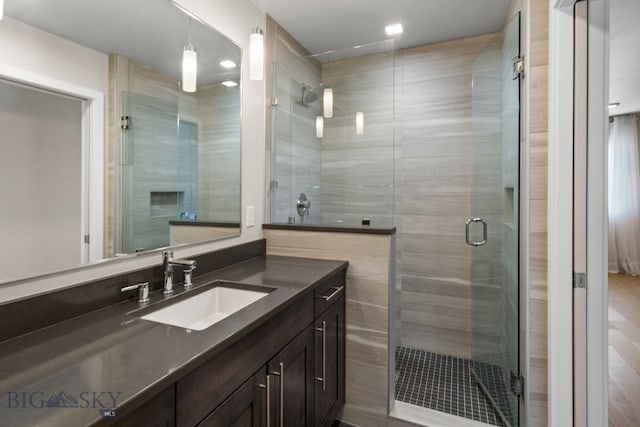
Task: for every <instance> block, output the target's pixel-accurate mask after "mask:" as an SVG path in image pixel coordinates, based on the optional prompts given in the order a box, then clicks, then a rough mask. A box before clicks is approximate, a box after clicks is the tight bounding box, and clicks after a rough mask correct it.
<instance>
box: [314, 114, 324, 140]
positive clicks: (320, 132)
mask: <svg viewBox="0 0 640 427" xmlns="http://www.w3.org/2000/svg"><path fill="white" fill-rule="evenodd" d="M323 136H324V119H323V118H322V116H317V117H316V137H318V138H322V137H323Z"/></svg>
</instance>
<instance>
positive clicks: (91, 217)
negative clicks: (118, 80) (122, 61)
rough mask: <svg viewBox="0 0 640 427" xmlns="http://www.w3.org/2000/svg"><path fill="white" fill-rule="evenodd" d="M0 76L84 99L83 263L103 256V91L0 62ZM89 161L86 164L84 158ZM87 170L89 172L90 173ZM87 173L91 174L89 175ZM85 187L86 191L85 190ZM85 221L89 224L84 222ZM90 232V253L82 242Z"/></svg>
mask: <svg viewBox="0 0 640 427" xmlns="http://www.w3.org/2000/svg"><path fill="white" fill-rule="evenodd" d="M0 78H4V79H7V80H11V81H14V82H18V83H22V84H25V85H29V86H35V87H39V88H41V89H46V90H49V91H53V92H57V93H60V94H63V95H68V96H73V97H75V98H80V99H83V100H84V102H83V106H82V108H83V109H82V147H81V153H82V154H81V156H82V166H81V168H82V177H83V178H82V195H81V203H82V215H81V224H80V230H79V231H80V236H79V237H80V239H79V240H78V242H79V243H80V244H81V247H82V249H81V253H82V259H81V260H80V261H81V262H82V263H85V262H87V261H97V260H99V259H102V258H104V257H103V256H102V251H103V249H102V243H103V222H104V221H103V219H104V211H103V207H104V111H105V110H104V94H103V93H102V92H100V91H97V90H94V89H90V88H86V87H83V86H78V85H75V84H73V83H69V82H65V81H62V80H57V79H54V78H51V77H48V76H45V75H42V74H38V73H34V72H31V71H27V70H23V69H20V68H16V67H12V66H8V65H4V64H0ZM87 161H88V162H89V165H88V167H87V165H86V162H87ZM89 171H91V173H90V174H89ZM89 175H91V176H90V178H89ZM87 181H88V182H87ZM86 190H88V192H87V191H86ZM87 223H88V225H87ZM87 231H88V232H89V234H90V236H91V237H90V242H91V243H90V245H89V253H88V254H87V252H86V249H87V248H86V246H85V245H84V244H83V243H82V238H83V235H84V234H85V233H86V232H87Z"/></svg>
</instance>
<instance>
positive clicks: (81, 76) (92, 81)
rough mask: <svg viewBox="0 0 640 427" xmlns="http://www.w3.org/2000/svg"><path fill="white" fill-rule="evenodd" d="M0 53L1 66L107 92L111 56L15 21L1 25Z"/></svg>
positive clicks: (7, 21) (3, 22)
mask: <svg viewBox="0 0 640 427" xmlns="http://www.w3.org/2000/svg"><path fill="white" fill-rule="evenodd" d="M0 52H2V55H0V65H3V66H9V67H15V68H18V69H22V70H27V71H29V72H31V73H36V74H40V75H42V76H47V77H49V78H52V79H56V80H60V81H64V82H69V83H73V84H75V85H77V86H83V87H86V88H89V89H93V90H97V91H100V92H102V93H105V94H106V92H107V85H108V76H109V68H108V67H109V59H108V56H107V55H105V54H103V53H100V52H97V51H95V50H92V49H89V48H87V47H84V46H81V45H79V44H76V43H73V42H71V41H69V40H66V39H63V38H60V37H57V36H54V35H52V34H50V33H47V32H46V31H42V30H39V29H37V28H35V27H32V26H30V25H27V24H24V23H22V22H20V21H16V20H15V19H12V18H9V17H5V18H4V19H3V20H2V21H0Z"/></svg>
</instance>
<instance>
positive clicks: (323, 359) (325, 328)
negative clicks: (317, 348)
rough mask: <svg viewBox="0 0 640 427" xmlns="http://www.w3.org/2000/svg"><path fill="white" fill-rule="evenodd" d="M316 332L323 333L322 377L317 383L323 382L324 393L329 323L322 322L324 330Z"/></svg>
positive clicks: (320, 329) (323, 389) (317, 378)
mask: <svg viewBox="0 0 640 427" xmlns="http://www.w3.org/2000/svg"><path fill="white" fill-rule="evenodd" d="M316 331H318V332H322V376H321V377H316V381H322V391H325V389H326V383H327V382H326V381H325V372H326V369H325V368H326V366H327V365H326V363H327V358H326V350H327V322H326V321H324V320H323V321H322V328H316Z"/></svg>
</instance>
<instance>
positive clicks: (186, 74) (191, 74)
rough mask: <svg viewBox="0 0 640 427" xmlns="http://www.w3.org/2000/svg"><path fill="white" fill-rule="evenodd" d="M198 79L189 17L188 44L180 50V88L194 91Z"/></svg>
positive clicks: (196, 57)
mask: <svg viewBox="0 0 640 427" xmlns="http://www.w3.org/2000/svg"><path fill="white" fill-rule="evenodd" d="M197 80H198V54H197V53H196V50H195V48H194V47H193V45H192V44H191V18H189V44H188V45H187V46H185V47H184V51H183V52H182V90H183V91H185V92H195V91H196V86H197Z"/></svg>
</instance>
